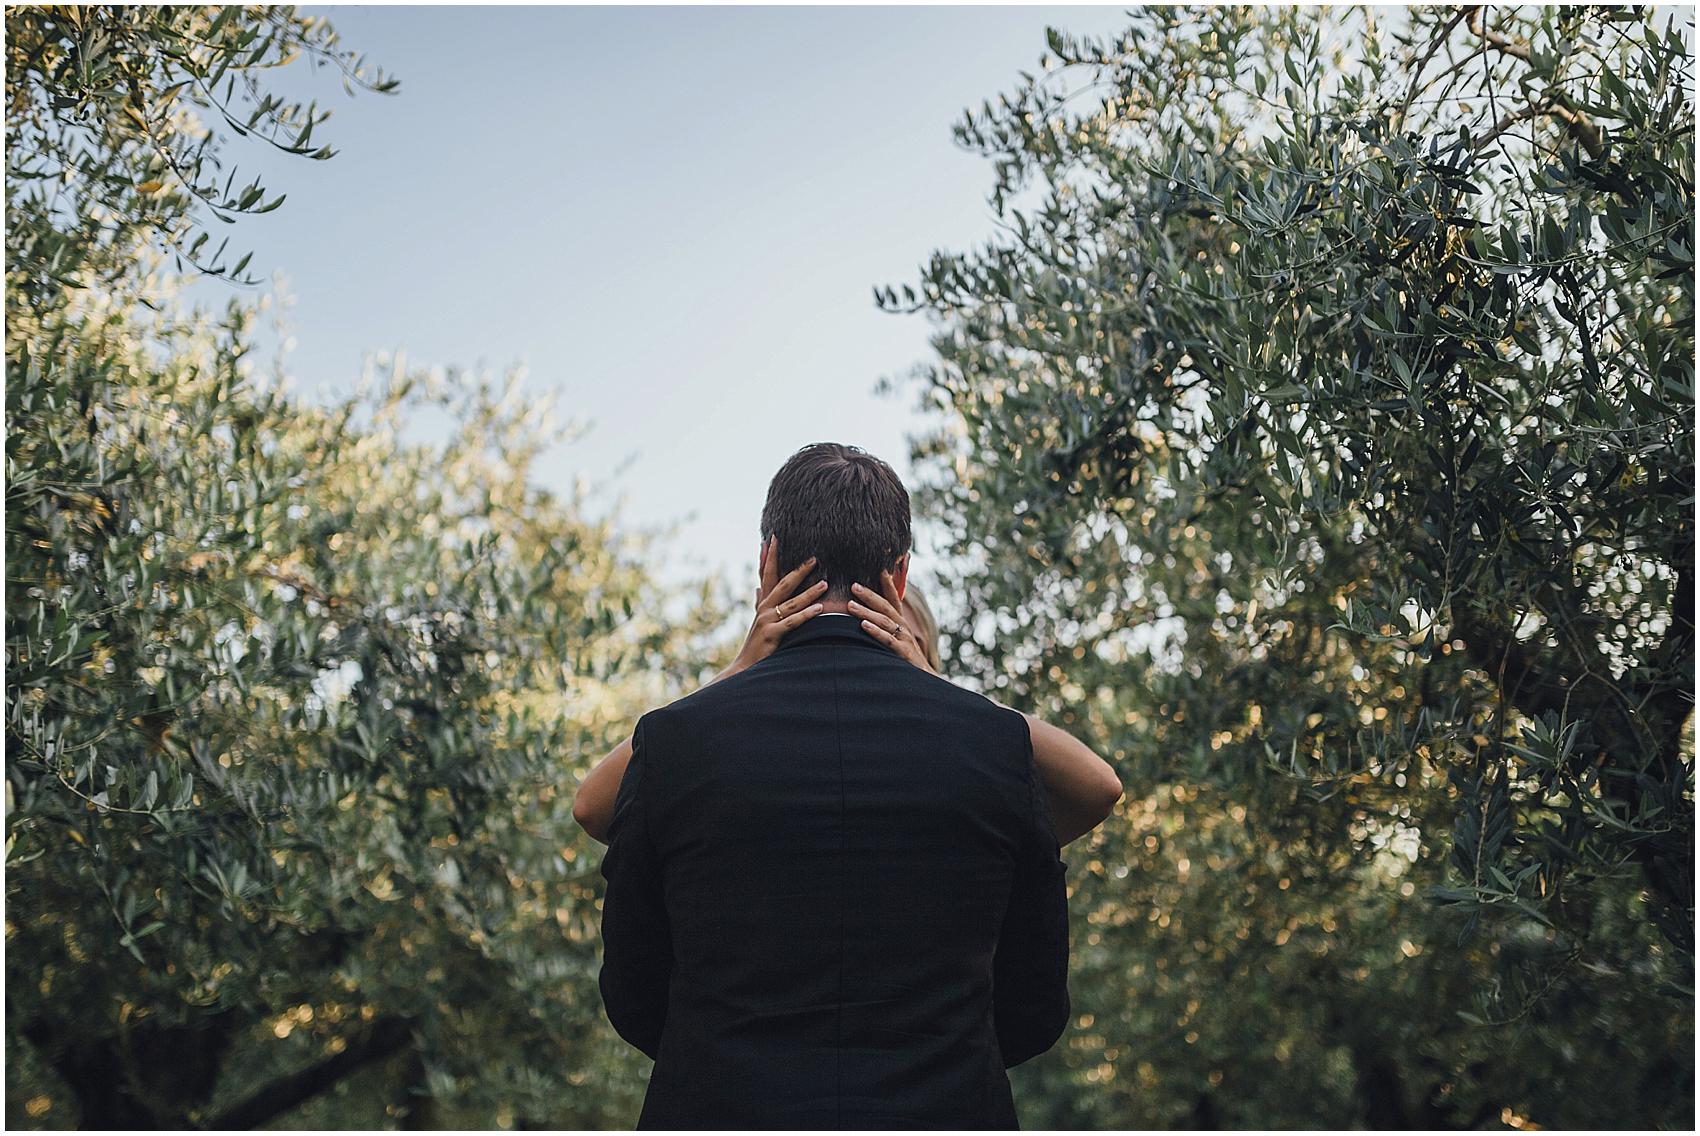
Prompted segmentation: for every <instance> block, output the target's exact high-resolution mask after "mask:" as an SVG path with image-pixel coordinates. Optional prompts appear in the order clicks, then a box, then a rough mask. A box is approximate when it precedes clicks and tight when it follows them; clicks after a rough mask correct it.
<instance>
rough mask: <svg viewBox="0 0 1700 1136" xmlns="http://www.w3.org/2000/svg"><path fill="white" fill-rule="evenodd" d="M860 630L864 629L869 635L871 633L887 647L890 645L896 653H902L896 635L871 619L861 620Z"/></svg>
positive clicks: (901, 645) (901, 647)
mask: <svg viewBox="0 0 1700 1136" xmlns="http://www.w3.org/2000/svg"><path fill="white" fill-rule="evenodd" d="M862 630H863V631H866V632H867V633H868V634H869V635H872V636H873V637H874V638H875V639H878V640H879V641H880V642H881V643H884V644H885V645H886V646H887V647H890V648H891V649H892V650H893V651H896V652H897V653H898V654H902V653H903V644H902V643H900V642H898V640H897V636H895V635H893V634H892V633H891V632H889V631H887V630H886V629H885V628H883V627H881V626H880V625H879V624H877V623H875V622H874V621H873V620H871V619H864V620H862Z"/></svg>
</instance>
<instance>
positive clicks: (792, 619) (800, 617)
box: [773, 604, 826, 631]
mask: <svg viewBox="0 0 1700 1136" xmlns="http://www.w3.org/2000/svg"><path fill="white" fill-rule="evenodd" d="M824 607H826V605H825V604H813V605H811V606H809V607H806V608H804V609H803V610H802V611H799V612H795V613H793V614H791V615H788V616H786V617H785V618H784V619H782V620H780V621H779V622H778V623H775V624H774V625H773V626H774V627H775V628H776V629H778V630H780V631H789V630H791V629H792V628H793V627H795V626H797V625H798V624H799V623H807V622H808V621H809V620H811V619H813V618H814V617H815V616H817V615H819V614H820V613H821V609H823V608H824Z"/></svg>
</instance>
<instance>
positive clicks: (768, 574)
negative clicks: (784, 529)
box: [756, 536, 779, 605]
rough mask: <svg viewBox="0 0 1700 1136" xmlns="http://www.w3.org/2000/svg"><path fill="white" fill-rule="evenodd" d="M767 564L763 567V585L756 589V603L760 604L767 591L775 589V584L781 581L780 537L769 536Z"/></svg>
mask: <svg viewBox="0 0 1700 1136" xmlns="http://www.w3.org/2000/svg"><path fill="white" fill-rule="evenodd" d="M766 547H767V564H766V566H765V567H763V568H762V569H761V586H760V587H758V588H757V589H756V603H757V604H758V605H759V604H760V603H761V601H762V600H763V599H764V598H766V596H767V593H769V592H771V591H773V585H774V584H775V583H777V582H778V581H779V538H778V537H776V536H770V537H768V538H767V546H766Z"/></svg>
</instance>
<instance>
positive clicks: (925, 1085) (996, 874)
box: [601, 615, 1069, 1129]
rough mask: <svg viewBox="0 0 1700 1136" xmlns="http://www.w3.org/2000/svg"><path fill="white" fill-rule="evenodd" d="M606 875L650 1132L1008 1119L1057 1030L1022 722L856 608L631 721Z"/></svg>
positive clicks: (1057, 875) (623, 1003) (1043, 844)
mask: <svg viewBox="0 0 1700 1136" xmlns="http://www.w3.org/2000/svg"><path fill="white" fill-rule="evenodd" d="M602 872H603V875H604V877H605V878H606V879H607V892H606V898H605V899H604V901H603V908H602V939H603V964H602V972H601V988H602V998H603V1004H604V1006H605V1007H606V1009H607V1012H608V1019H609V1021H611V1022H612V1023H613V1025H614V1028H615V1029H616V1030H618V1031H619V1033H620V1036H621V1037H623V1038H625V1039H626V1040H627V1041H629V1042H631V1043H632V1044H633V1045H635V1046H636V1047H637V1048H638V1049H640V1050H642V1051H643V1052H644V1053H645V1054H647V1055H649V1056H650V1057H652V1058H654V1060H655V1069H654V1072H653V1074H652V1076H651V1078H650V1082H649V1090H648V1095H647V1096H646V1098H645V1100H644V1107H643V1112H642V1115H641V1116H640V1118H639V1121H638V1126H639V1127H640V1128H933V1127H941V1128H1005V1129H1007V1128H1014V1127H1016V1118H1015V1108H1014V1104H1013V1102H1012V1100H1011V1098H1010V1088H1009V1079H1008V1077H1007V1076H1006V1075H1005V1073H1004V1070H1005V1068H1006V1067H1008V1066H1011V1065H1015V1064H1018V1063H1020V1062H1022V1061H1025V1060H1027V1059H1028V1058H1030V1057H1033V1056H1035V1055H1036V1054H1039V1053H1043V1052H1044V1051H1045V1050H1046V1049H1048V1048H1050V1047H1051V1045H1052V1044H1053V1043H1054V1042H1055V1041H1056V1040H1057V1038H1058V1037H1059V1036H1060V1035H1061V1034H1062V1032H1063V1029H1064V1027H1065V1026H1066V1025H1067V1023H1068V1018H1069V999H1068V987H1067V978H1068V912H1067V906H1066V896H1065V890H1064V880H1063V876H1064V865H1063V863H1062V861H1061V860H1060V859H1059V858H1058V848H1057V838H1056V834H1055V832H1054V831H1053V829H1052V827H1051V824H1050V820H1049V818H1048V816H1047V814H1046V811H1045V807H1044V801H1043V797H1042V793H1041V789H1040V786H1039V783H1038V775H1037V772H1036V770H1035V768H1034V765H1033V752H1032V743H1031V739H1030V737H1029V734H1028V729H1027V723H1026V721H1025V720H1024V719H1023V718H1022V716H1021V715H1020V714H1018V713H1016V712H1015V711H1013V710H1006V709H1003V708H1002V707H999V706H996V705H994V704H993V703H992V702H991V701H989V700H988V699H986V698H984V697H982V696H980V695H978V694H974V693H972V692H970V691H967V690H963V689H961V688H960V687H957V686H953V685H952V684H951V683H949V682H946V681H945V680H943V679H941V678H937V677H934V676H933V675H930V674H927V673H926V672H924V671H922V670H920V669H918V668H916V667H914V666H911V665H910V664H909V663H907V662H905V661H903V660H902V659H900V658H899V657H897V656H896V655H895V654H893V653H891V652H890V651H888V650H887V649H886V648H885V647H883V646H881V645H880V644H878V643H877V642H875V641H874V640H873V639H872V638H870V637H869V636H868V635H867V634H866V633H865V632H864V631H862V629H861V627H860V624H859V622H858V621H857V620H855V619H852V618H847V617H840V616H834V615H822V616H817V617H816V618H814V619H812V620H810V621H808V622H807V623H804V624H803V625H802V626H800V627H799V628H797V629H796V630H795V631H792V632H791V633H790V634H789V635H787V636H786V637H785V639H784V640H783V641H782V642H781V643H780V645H779V648H778V650H777V651H775V652H774V654H772V655H771V656H769V657H768V658H766V659H764V660H762V661H761V662H760V663H757V664H756V665H755V666H753V667H750V668H749V669H748V670H746V671H744V672H742V673H741V674H738V675H735V676H733V677H731V678H729V679H725V680H723V681H721V682H718V683H715V684H713V685H712V686H708V687H704V688H703V689H702V690H700V691H698V692H697V693H695V694H692V695H691V696H689V697H687V698H684V699H681V700H679V701H678V702H675V703H673V704H672V705H671V706H667V707H664V708H662V709H660V710H655V711H652V712H650V713H648V714H645V715H644V716H643V718H642V719H641V720H640V721H639V722H638V724H637V729H636V732H635V735H634V738H633V744H632V761H631V764H630V766H629V767H628V768H627V770H626V774H625V778H624V780H623V781H622V782H621V784H620V791H619V796H618V802H617V804H616V806H615V819H614V826H613V829H612V832H611V835H610V843H609V848H608V853H607V855H606V857H605V859H604V860H603V864H602Z"/></svg>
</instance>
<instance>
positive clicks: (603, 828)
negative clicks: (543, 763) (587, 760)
mask: <svg viewBox="0 0 1700 1136" xmlns="http://www.w3.org/2000/svg"><path fill="white" fill-rule="evenodd" d="M721 677H723V676H721V675H716V676H715V680H718V679H719V678H721ZM711 681H714V680H711ZM631 759H632V739H631V738H626V739H625V740H624V741H622V742H621V743H620V744H619V745H617V746H615V747H614V748H613V749H611V750H609V751H608V753H607V755H606V756H604V757H603V758H602V760H601V761H599V762H597V763H596V764H595V765H594V766H592V767H591V770H590V772H589V773H586V774H585V775H584V780H583V781H580V782H579V785H578V792H577V793H576V794H574V796H573V819H574V820H576V821H578V823H579V827H580V828H582V829H584V830H585V831H586V832H588V833H590V836H591V839H593V840H595V841H596V842H597V843H598V844H606V843H608V829H609V826H611V825H612V824H613V823H614V798H615V797H616V796H618V795H619V792H620V779H621V778H622V777H624V776H625V775H626V765H627V763H628V762H630V761H631Z"/></svg>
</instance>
